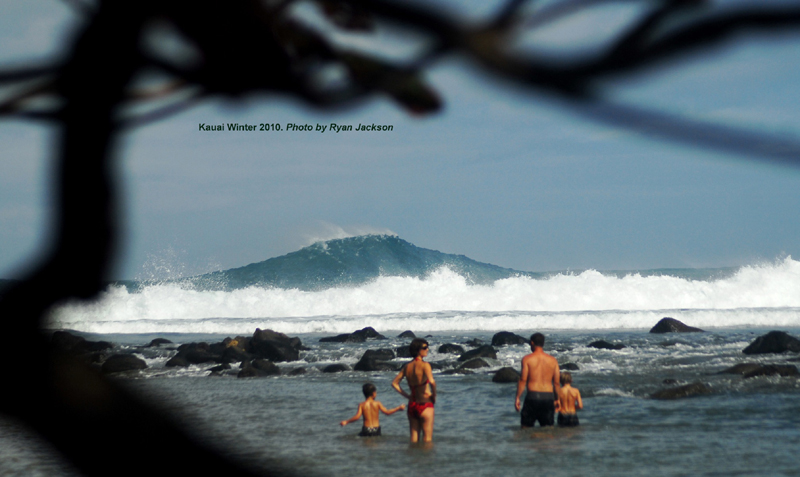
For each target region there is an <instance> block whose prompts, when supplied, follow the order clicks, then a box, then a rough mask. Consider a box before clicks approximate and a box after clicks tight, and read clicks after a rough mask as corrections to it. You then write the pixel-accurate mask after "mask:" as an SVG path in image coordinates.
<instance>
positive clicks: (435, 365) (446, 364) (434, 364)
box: [398, 361, 455, 371]
mask: <svg viewBox="0 0 800 477" xmlns="http://www.w3.org/2000/svg"><path fill="white" fill-rule="evenodd" d="M426 363H428V364H430V365H431V369H434V370H437V371H438V370H441V369H447V368H452V367H453V366H455V362H454V361H431V362H427V361H426ZM406 364H408V363H406ZM403 366H405V364H404V365H403ZM403 366H401V368H402V367H403ZM398 371H399V369H398Z"/></svg>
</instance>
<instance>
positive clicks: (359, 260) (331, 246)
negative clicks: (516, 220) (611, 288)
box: [187, 235, 538, 290]
mask: <svg viewBox="0 0 800 477" xmlns="http://www.w3.org/2000/svg"><path fill="white" fill-rule="evenodd" d="M444 266H446V267H448V268H450V269H451V270H452V271H454V272H456V273H458V274H460V275H461V276H463V277H465V278H466V279H467V280H468V281H469V282H470V283H475V284H488V283H492V282H494V281H495V280H498V279H501V278H507V277H511V276H516V275H538V274H531V273H527V272H520V271H517V270H512V269H510V268H502V267H498V266H496V265H491V264H488V263H481V262H477V261H475V260H472V259H470V258H467V257H465V256H464V255H453V254H449V253H442V252H439V251H436V250H430V249H426V248H420V247H417V246H416V245H413V244H411V243H409V242H406V241H405V240H403V239H401V238H399V237H397V236H393V235H363V236H359V237H350V238H344V239H336V240H329V241H326V242H317V243H315V244H313V245H310V246H308V247H305V248H302V249H300V250H298V251H296V252H292V253H289V254H286V255H283V256H280V257H275V258H270V259H269V260H265V261H263V262H258V263H251V264H250V265H247V266H244V267H240V268H232V269H230V270H224V271H218V272H213V273H207V274H205V275H200V276H197V277H192V278H190V279H187V280H189V281H190V282H192V283H193V284H194V285H195V287H197V288H198V289H203V290H209V289H211V290H233V289H240V288H246V287H249V286H260V287H278V288H298V289H301V290H319V289H324V288H331V287H336V286H349V285H359V284H363V283H366V282H369V281H371V280H374V279H376V278H378V277H381V276H408V277H418V278H421V277H425V276H427V275H429V274H430V273H431V272H433V271H435V270H437V269H439V268H441V267H444Z"/></svg>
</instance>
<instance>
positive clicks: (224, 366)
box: [208, 363, 231, 374]
mask: <svg viewBox="0 0 800 477" xmlns="http://www.w3.org/2000/svg"><path fill="white" fill-rule="evenodd" d="M229 369H231V365H230V364H228V363H222V364H220V365H218V366H214V367H213V368H209V369H208V371H211V372H212V373H214V374H217V373H221V372H223V371H227V370H229Z"/></svg>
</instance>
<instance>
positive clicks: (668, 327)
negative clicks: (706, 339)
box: [650, 318, 703, 333]
mask: <svg viewBox="0 0 800 477" xmlns="http://www.w3.org/2000/svg"><path fill="white" fill-rule="evenodd" d="M702 331H703V330H701V329H700V328H694V327H692V326H689V325H686V324H684V323H681V322H680V321H678V320H676V319H675V318H662V319H661V320H660V321H659V322H658V323H656V326H654V327H652V328H651V329H650V333H697V332H702Z"/></svg>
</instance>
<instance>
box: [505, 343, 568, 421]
mask: <svg viewBox="0 0 800 477" xmlns="http://www.w3.org/2000/svg"><path fill="white" fill-rule="evenodd" d="M543 347H544V335H543V334H541V333H534V334H533V335H531V351H533V352H532V353H531V354H529V355H527V356H525V357H524V358H522V372H521V376H520V379H519V383H518V384H517V399H516V402H515V403H514V407H516V409H517V412H519V411H520V402H519V399H520V397H521V396H522V392H523V391H525V388H528V394H527V395H526V396H525V404H524V406H522V414H521V420H522V427H533V425H534V424H535V423H536V421H539V425H540V426H552V425H553V423H554V421H555V413H556V411H558V410H559V408H560V406H559V402H558V394H559V392H560V391H561V383H560V378H561V375H560V373H559V371H558V361H556V359H555V358H554V357H552V356H550V355H549V354H547V353H545V352H544V349H543Z"/></svg>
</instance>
